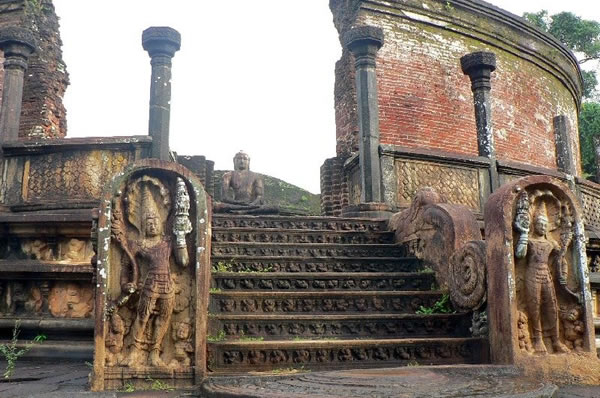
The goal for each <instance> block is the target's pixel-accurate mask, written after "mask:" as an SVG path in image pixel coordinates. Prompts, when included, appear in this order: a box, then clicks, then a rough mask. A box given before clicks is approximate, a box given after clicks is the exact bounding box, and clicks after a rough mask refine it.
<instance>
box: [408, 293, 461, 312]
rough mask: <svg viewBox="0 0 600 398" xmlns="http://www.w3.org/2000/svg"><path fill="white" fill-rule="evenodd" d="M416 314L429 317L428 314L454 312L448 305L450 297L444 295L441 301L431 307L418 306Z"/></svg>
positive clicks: (449, 304)
mask: <svg viewBox="0 0 600 398" xmlns="http://www.w3.org/2000/svg"><path fill="white" fill-rule="evenodd" d="M416 313H417V314H423V315H430V314H454V313H456V311H454V309H453V308H452V304H451V303H450V296H448V295H447V294H444V295H443V296H442V298H441V299H439V300H438V301H436V302H435V303H433V305H432V306H431V307H424V306H420V307H419V309H418V310H417V311H416Z"/></svg>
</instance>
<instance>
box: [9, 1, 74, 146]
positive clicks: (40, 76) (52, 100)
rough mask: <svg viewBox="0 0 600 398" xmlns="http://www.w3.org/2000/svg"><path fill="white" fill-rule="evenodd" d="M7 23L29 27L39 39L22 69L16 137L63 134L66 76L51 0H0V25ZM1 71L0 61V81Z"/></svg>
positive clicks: (56, 18) (45, 136)
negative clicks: (25, 69)
mask: <svg viewBox="0 0 600 398" xmlns="http://www.w3.org/2000/svg"><path fill="white" fill-rule="evenodd" d="M10 25H20V26H24V27H27V28H29V29H30V30H31V31H32V32H33V33H34V35H35V37H36V39H37V41H38V49H37V52H36V53H35V54H34V55H33V56H32V57H31V58H30V59H29V69H28V70H27V71H26V72H25V82H24V87H23V107H22V111H21V126H20V129H19V137H21V138H26V139H27V138H28V139H39V138H61V137H64V136H65V135H66V134H67V121H66V110H65V107H64V106H63V103H62V99H63V96H64V93H65V89H66V88H67V86H68V84H69V76H68V74H67V72H66V67H65V64H64V62H63V60H62V50H61V45H62V42H61V39H60V34H59V25H58V17H57V16H56V13H55V11H54V6H53V4H52V1H51V0H37V1H32V0H0V27H3V26H10ZM0 61H3V59H1V58H0ZM2 73H3V70H2V66H1V63H0V82H1V80H2ZM1 88H2V86H1V84H0V90H1ZM0 98H1V96H0Z"/></svg>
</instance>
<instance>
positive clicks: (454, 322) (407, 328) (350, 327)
mask: <svg viewBox="0 0 600 398" xmlns="http://www.w3.org/2000/svg"><path fill="white" fill-rule="evenodd" d="M470 326H471V316H470V315H468V314H430V315H419V314H405V315H397V314H384V315H382V314H361V315H297V314H296V315H293V316H289V315H288V316H285V315H262V316H257V315H217V316H214V317H211V318H210V320H209V332H208V333H209V335H211V336H223V333H224V336H225V338H226V339H227V340H236V339H237V340H244V338H247V337H249V338H257V337H258V338H264V339H266V340H275V339H290V340H291V339H323V338H338V339H339V338H346V339H352V338H365V337H369V338H387V339H389V338H399V337H403V338H408V337H466V336H470V332H469V327H470Z"/></svg>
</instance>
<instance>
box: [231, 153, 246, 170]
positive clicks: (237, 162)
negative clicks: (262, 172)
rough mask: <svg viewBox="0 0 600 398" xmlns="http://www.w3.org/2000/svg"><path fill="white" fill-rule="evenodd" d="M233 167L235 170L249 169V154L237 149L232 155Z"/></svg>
mask: <svg viewBox="0 0 600 398" xmlns="http://www.w3.org/2000/svg"><path fill="white" fill-rule="evenodd" d="M233 168H234V170H237V171H242V170H250V156H248V154H247V153H245V152H243V151H239V152H238V153H236V154H235V156H234V157H233Z"/></svg>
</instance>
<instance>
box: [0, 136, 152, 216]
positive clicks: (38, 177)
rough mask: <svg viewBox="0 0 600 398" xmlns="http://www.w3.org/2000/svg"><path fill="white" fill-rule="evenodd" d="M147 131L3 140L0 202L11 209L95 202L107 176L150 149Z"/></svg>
mask: <svg viewBox="0 0 600 398" xmlns="http://www.w3.org/2000/svg"><path fill="white" fill-rule="evenodd" d="M151 142H152V140H151V138H150V137H147V136H131V137H104V138H75V139H57V140H52V141H20V142H8V143H4V144H3V145H2V152H3V157H4V159H3V178H2V186H1V187H0V203H1V204H3V205H4V206H6V207H8V208H10V209H11V210H13V211H20V210H43V209H60V208H81V207H96V206H97V203H98V201H99V199H100V197H101V196H102V192H103V190H104V187H105V186H106V185H107V183H108V182H109V180H110V179H111V178H112V177H113V176H114V175H115V174H116V173H118V172H120V171H122V170H123V169H124V168H125V166H127V165H128V164H130V163H132V162H134V161H136V160H138V159H142V158H146V157H148V155H149V150H150V145H151Z"/></svg>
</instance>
